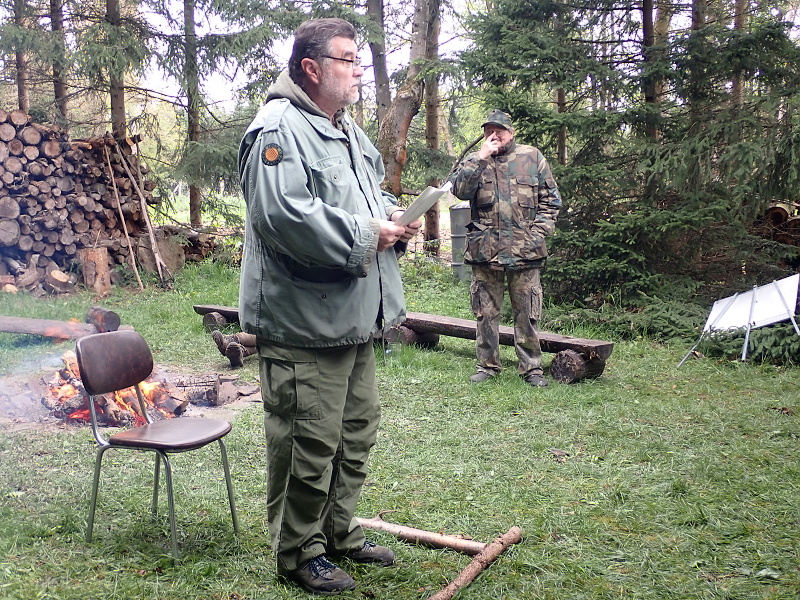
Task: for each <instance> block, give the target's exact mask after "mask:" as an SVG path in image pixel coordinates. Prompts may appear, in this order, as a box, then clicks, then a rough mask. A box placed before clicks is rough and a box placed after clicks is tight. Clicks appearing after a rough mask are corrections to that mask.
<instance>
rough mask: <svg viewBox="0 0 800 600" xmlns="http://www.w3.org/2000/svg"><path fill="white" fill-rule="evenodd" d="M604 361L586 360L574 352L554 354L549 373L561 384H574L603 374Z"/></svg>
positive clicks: (598, 359) (597, 359)
mask: <svg viewBox="0 0 800 600" xmlns="http://www.w3.org/2000/svg"><path fill="white" fill-rule="evenodd" d="M605 367H606V361H605V360H603V359H602V358H591V359H587V358H586V357H585V356H583V355H582V354H579V353H578V352H575V351H574V350H562V351H561V352H558V353H556V355H555V356H554V357H553V360H552V362H551V363H550V373H552V375H553V378H554V379H555V380H556V381H559V382H561V383H574V382H576V381H580V380H581V379H587V378H590V379H594V378H597V377H600V375H602V374H603V370H604V369H605Z"/></svg>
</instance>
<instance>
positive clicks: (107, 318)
mask: <svg viewBox="0 0 800 600" xmlns="http://www.w3.org/2000/svg"><path fill="white" fill-rule="evenodd" d="M86 322H87V323H89V324H90V325H93V326H94V327H95V328H96V329H97V331H99V332H100V333H106V332H108V331H116V330H117V329H119V326H120V322H121V320H120V318H119V315H118V314H117V313H115V312H114V311H113V310H108V309H107V308H103V307H102V306H92V307H91V308H90V309H89V310H88V312H87V313H86Z"/></svg>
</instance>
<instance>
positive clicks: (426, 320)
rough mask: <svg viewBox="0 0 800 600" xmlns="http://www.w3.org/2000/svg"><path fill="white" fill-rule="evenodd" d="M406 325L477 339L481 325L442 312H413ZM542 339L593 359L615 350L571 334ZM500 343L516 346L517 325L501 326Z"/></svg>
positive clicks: (546, 347) (549, 348)
mask: <svg viewBox="0 0 800 600" xmlns="http://www.w3.org/2000/svg"><path fill="white" fill-rule="evenodd" d="M403 325H405V326H406V327H408V328H410V329H413V330H414V331H417V332H431V333H439V334H441V335H449V336H453V337H460V338H466V339H470V340H474V339H475V336H476V330H477V324H476V323H475V321H472V320H470V319H457V318H455V317H444V316H441V315H429V314H425V313H417V312H409V313H407V314H406V321H405V322H404V323H403ZM539 342H540V343H541V346H542V351H543V352H554V353H555V352H561V351H562V350H575V351H576V352H579V353H581V354H584V355H586V356H587V357H589V358H601V359H603V360H606V359H608V357H609V356H611V352H612V351H613V350H614V343H613V342H605V341H601V340H589V339H583V338H575V337H571V336H568V335H558V334H555V333H547V332H545V331H540V332H539ZM500 343H501V344H503V345H505V346H513V345H514V328H513V327H509V326H508V325H501V326H500Z"/></svg>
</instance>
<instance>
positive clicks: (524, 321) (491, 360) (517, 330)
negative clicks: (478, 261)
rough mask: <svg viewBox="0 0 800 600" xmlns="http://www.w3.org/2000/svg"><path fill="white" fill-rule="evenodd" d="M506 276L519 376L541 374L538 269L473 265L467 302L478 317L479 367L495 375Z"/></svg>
mask: <svg viewBox="0 0 800 600" xmlns="http://www.w3.org/2000/svg"><path fill="white" fill-rule="evenodd" d="M506 279H507V280H508V295H509V297H510V298H511V312H512V315H513V318H514V350H516V353H517V358H518V360H519V365H518V372H519V375H520V376H521V377H527V376H529V375H541V374H542V348H541V345H540V344H539V334H538V333H537V323H538V322H539V318H540V317H541V315H542V285H541V283H540V281H539V269H520V270H513V271H512V270H509V271H506V270H497V269H491V268H489V267H486V266H483V265H473V266H472V282H471V284H470V303H471V305H472V312H473V314H474V315H475V318H476V319H477V324H478V326H477V340H476V344H475V348H476V354H477V358H478V371H479V372H480V371H484V372H486V373H489V374H490V375H496V374H497V373H499V372H500V370H501V368H502V367H501V365H500V313H501V310H502V308H503V295H504V292H505V287H506V286H505V284H506Z"/></svg>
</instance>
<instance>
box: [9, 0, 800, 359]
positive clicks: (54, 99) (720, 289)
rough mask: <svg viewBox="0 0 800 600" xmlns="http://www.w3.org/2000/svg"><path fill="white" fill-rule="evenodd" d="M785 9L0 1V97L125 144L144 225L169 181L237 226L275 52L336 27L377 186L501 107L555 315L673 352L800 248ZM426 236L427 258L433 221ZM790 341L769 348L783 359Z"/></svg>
mask: <svg viewBox="0 0 800 600" xmlns="http://www.w3.org/2000/svg"><path fill="white" fill-rule="evenodd" d="M796 14H797V11H796V5H795V3H792V2H751V1H745V0H734V1H708V0H692V1H690V2H688V3H686V2H684V3H678V2H661V1H654V0H641V1H639V2H628V1H624V0H621V1H620V0H617V1H613V0H593V1H592V2H584V1H582V0H576V1H575V2H571V3H565V2H555V1H541V0H540V1H532V0H507V1H504V2H502V3H499V2H492V1H489V0H487V1H483V2H479V1H476V2H469V1H467V2H462V1H461V0H457V1H456V0H454V1H451V2H448V1H447V0H414V2H413V3H412V2H408V3H401V2H396V1H389V0H386V1H384V0H365V1H364V2H331V1H328V2H320V1H316V0H309V1H297V2H292V1H285V0H233V1H227V2H217V1H211V0H184V1H183V2H175V1H167V0H0V54H2V60H3V63H4V64H3V70H2V79H0V106H2V107H4V108H6V109H8V110H10V109H11V108H15V107H19V108H22V109H23V110H25V111H26V112H28V113H29V114H31V115H32V117H33V118H34V120H36V121H39V122H42V123H55V124H57V125H59V126H60V127H62V128H64V129H67V130H69V132H70V135H71V137H73V138H80V137H85V136H90V135H100V134H103V133H104V132H106V131H111V132H113V133H114V135H116V136H118V137H123V136H126V135H131V134H136V133H140V134H142V137H143V140H144V142H143V144H142V148H143V149H144V150H143V151H144V153H145V154H146V155H147V160H148V162H149V163H150V164H151V167H152V168H153V172H154V173H155V174H156V176H157V177H158V180H159V188H158V189H159V190H160V194H159V195H160V199H161V203H160V205H159V207H158V208H157V210H158V211H160V213H161V216H162V218H166V219H170V218H176V216H177V213H176V205H175V202H174V199H175V192H176V190H180V189H183V188H184V187H186V188H188V201H189V214H188V221H189V225H191V226H192V227H194V228H203V227H210V226H216V225H220V224H225V225H227V226H231V225H233V226H235V225H237V221H236V218H237V210H236V206H237V203H238V202H240V200H239V198H238V196H237V192H238V181H237V175H236V173H237V169H236V150H237V146H238V142H239V140H240V139H241V136H242V133H243V131H244V129H245V128H246V126H247V124H248V123H249V121H250V120H251V118H252V116H253V115H254V113H255V111H257V110H258V108H259V106H260V105H261V103H262V101H263V98H264V95H265V92H266V89H267V88H268V86H269V85H270V84H271V83H272V82H273V81H274V80H275V78H276V77H277V75H278V73H279V72H280V70H281V69H282V68H283V67H284V66H285V61H286V57H287V55H288V52H287V46H286V44H287V40H290V39H291V35H292V32H293V30H294V29H295V28H296V26H297V25H298V24H299V23H301V22H302V21H304V20H306V19H308V18H310V17H319V16H340V17H344V18H347V19H349V20H351V21H353V22H354V23H356V24H357V26H358V27H359V29H360V32H361V38H360V39H361V40H363V47H362V49H361V58H362V61H363V62H364V64H365V66H366V69H367V73H368V76H367V77H365V78H364V82H363V83H364V85H363V90H362V92H363V93H362V98H361V100H360V101H359V103H358V104H357V105H356V106H354V107H353V111H354V115H355V116H356V118H357V120H358V121H359V122H360V123H361V124H362V125H363V127H364V128H365V129H366V130H367V132H368V133H369V134H370V136H371V137H372V138H373V139H375V140H377V145H378V147H379V149H380V150H381V153H382V155H383V157H384V161H385V163H386V167H387V180H386V182H385V184H384V185H385V187H386V188H387V189H388V190H390V191H391V192H393V193H394V194H396V195H397V196H398V197H399V198H400V200H401V202H404V203H407V202H409V201H410V199H412V198H413V195H414V194H416V193H418V192H419V190H421V189H422V188H424V186H425V185H427V184H431V183H433V184H435V183H438V182H440V181H441V180H442V179H443V178H444V177H446V176H447V174H448V172H449V171H450V169H451V168H452V166H453V165H454V163H455V162H456V160H457V159H458V158H459V157H460V156H463V153H464V151H466V150H467V149H468V148H469V147H470V145H471V144H472V143H473V142H474V141H475V138H476V136H477V135H478V134H479V133H480V127H479V125H480V123H481V118H482V116H483V115H484V114H485V112H484V111H485V110H486V109H487V108H489V107H498V108H502V109H503V110H506V111H508V112H510V113H511V114H512V115H513V117H514V121H515V124H516V128H517V138H518V140H519V141H521V142H523V143H530V144H533V145H536V146H538V147H539V148H540V149H541V150H542V151H543V152H544V154H545V156H547V157H548V158H549V160H550V162H551V165H552V168H553V172H554V175H555V177H556V180H557V181H558V183H559V187H560V189H561V192H562V196H563V199H564V209H563V210H562V212H561V215H560V219H559V223H558V230H557V234H556V235H555V236H554V238H553V239H552V241H551V243H550V247H551V257H550V259H549V261H548V265H547V269H546V272H545V273H544V285H545V290H546V294H547V295H548V297H549V299H550V301H551V302H554V303H559V304H565V305H570V306H573V307H575V308H576V309H578V310H581V311H582V316H583V318H593V319H596V320H609V319H616V321H617V325H618V327H617V330H618V333H619V334H620V335H625V333H626V331H627V332H628V334H630V332H631V331H634V330H635V331H646V332H647V333H650V334H651V335H654V336H655V337H659V336H662V337H674V336H676V335H684V336H686V337H690V338H691V337H694V335H695V333H696V331H697V328H698V326H701V325H702V320H703V318H704V315H705V314H706V312H705V311H706V309H707V306H708V304H709V303H710V302H711V301H713V300H714V299H717V298H721V297H725V296H727V295H730V294H732V293H734V292H737V291H741V290H746V289H749V288H751V287H752V286H753V285H761V284H764V283H768V282H770V281H772V280H775V279H778V278H780V277H783V276H786V275H788V274H791V273H793V272H795V271H796V269H797V267H798V265H800V254H799V253H798V245H800V235H797V234H793V233H792V231H788V232H785V231H784V232H780V235H778V232H776V230H775V228H774V227H772V225H771V223H770V222H769V220H766V219H764V214H765V212H766V210H767V209H768V208H769V207H770V206H773V205H776V204H781V205H783V206H785V207H787V209H788V211H789V212H790V213H791V214H792V215H793V216H794V215H796V209H797V206H798V204H797V190H798V183H799V182H800V169H799V167H800V116H798V115H800V113H799V112H798V110H797V109H798V100H800V86H799V85H798V84H799V83H800V45H799V44H798V28H797V24H796V22H795V21H796ZM443 24H444V26H443ZM451 48H455V49H456V51H452V50H450V49H451ZM170 90H174V92H171V91H170ZM798 231H800V228H798ZM424 237H425V246H424V247H425V251H426V252H427V253H428V254H431V255H435V254H437V251H438V240H439V237H440V236H439V219H438V212H437V211H433V212H430V213H429V214H428V215H426V222H425V232H424ZM611 308H613V309H622V310H623V311H624V316H623V317H619V316H618V312H614V314H615V315H616V316H613V317H612V316H609V311H610V309H611ZM785 332H786V333H787V336H785V338H786V339H787V340H788V341H787V342H786V343H785V344H783V345H782V346H781V348H779V349H777V350H775V352H773V358H774V357H775V356H777V355H778V354H779V355H780V357H781V358H782V359H786V360H792V361H796V359H797V357H798V356H800V343H798V342H797V341H796V340H797V336H796V335H794V334H793V331H792V330H791V328H790V327H788V326H785ZM779 337H780V336H779ZM757 341H758V340H756V342H757ZM776 344H777V342H776ZM779 345H780V344H779ZM762 354H763V353H762Z"/></svg>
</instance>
